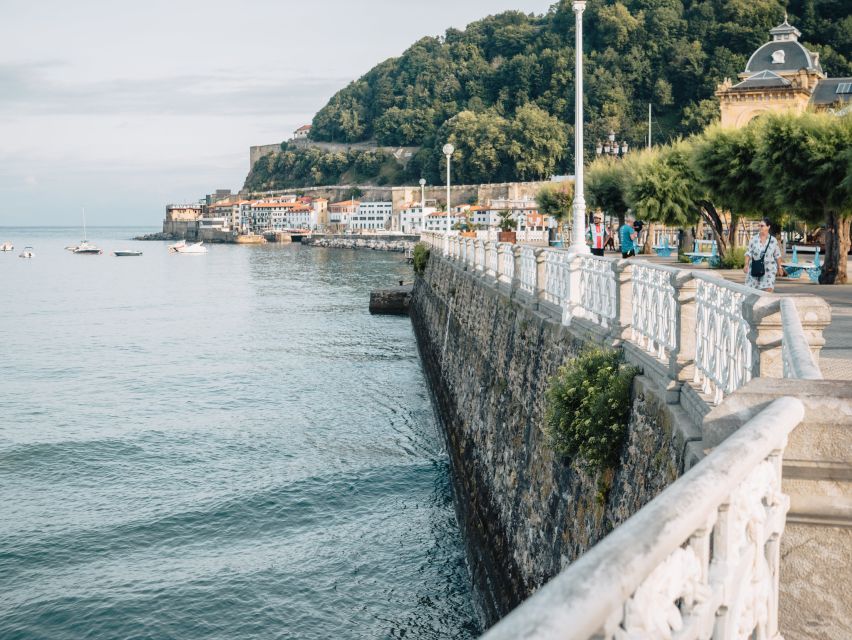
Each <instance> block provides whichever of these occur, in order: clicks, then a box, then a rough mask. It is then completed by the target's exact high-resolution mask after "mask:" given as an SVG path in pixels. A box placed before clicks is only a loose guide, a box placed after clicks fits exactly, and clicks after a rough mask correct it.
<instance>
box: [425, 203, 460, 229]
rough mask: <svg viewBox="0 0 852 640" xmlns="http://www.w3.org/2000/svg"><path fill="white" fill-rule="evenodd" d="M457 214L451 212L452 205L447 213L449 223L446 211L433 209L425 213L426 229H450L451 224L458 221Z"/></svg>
mask: <svg viewBox="0 0 852 640" xmlns="http://www.w3.org/2000/svg"><path fill="white" fill-rule="evenodd" d="M458 219H459V218H458V214H456V213H453V211H452V207H451V211H450V214H449V224H448V220H447V212H446V211H434V212H432V213H429V214H427V215H426V231H440V232H444V231H446V230H447V229H448V228H449V229H452V228H453V225H454V224H456V222H458Z"/></svg>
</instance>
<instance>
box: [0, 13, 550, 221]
mask: <svg viewBox="0 0 852 640" xmlns="http://www.w3.org/2000/svg"><path fill="white" fill-rule="evenodd" d="M551 4H552V0H489V1H485V0H463V1H459V0H429V1H428V2H414V1H412V0H361V1H358V0H301V1H294V0H278V1H277V2H276V1H265V0H242V1H241V2H236V1H229V2H221V1H219V0H206V1H201V0H169V1H166V0H146V1H145V2H139V1H138V0H134V1H133V2H130V1H128V0H112V1H110V2H107V1H102V0H75V1H74V2H69V1H68V0H0V16H2V19H0V226H17V225H33V226H36V225H38V226H54V225H56V226H74V225H77V224H80V222H81V210H82V208H83V207H85V211H86V219H87V222H88V224H90V225H139V226H150V227H152V228H156V227H158V226H160V224H161V221H162V219H163V217H164V213H165V205H166V204H167V203H180V202H193V201H197V200H198V199H199V198H201V197H203V196H204V195H205V194H207V193H212V192H213V191H215V190H216V189H233V190H234V191H236V190H238V189H239V188H240V187H241V186H242V184H243V181H244V180H245V176H246V174H247V173H248V169H249V166H248V165H249V159H248V158H249V147H250V146H251V145H257V144H272V143H276V142H281V141H282V140H285V139H287V138H289V137H290V136H291V134H292V131H293V130H294V129H296V128H297V127H299V126H301V125H303V124H309V123H310V122H311V119H312V118H313V115H314V114H315V113H316V112H317V111H318V110H319V109H320V108H321V107H322V106H323V105H324V104H325V103H326V102H327V101H328V99H329V98H330V97H331V96H332V95H333V94H334V93H335V92H336V91H337V90H339V89H341V88H343V87H344V86H345V85H346V84H348V83H349V82H350V81H352V80H355V79H356V78H358V77H360V76H361V75H363V74H364V73H366V72H367V71H369V70H370V69H371V68H372V67H373V66H374V65H376V64H377V63H379V62H381V61H382V60H385V59H387V58H389V57H394V56H398V55H400V54H401V53H402V52H403V51H404V50H405V49H406V48H407V47H408V46H410V45H411V44H412V43H414V42H416V41H417V40H418V39H420V38H421V37H423V36H427V35H432V36H434V35H440V34H443V32H444V31H445V30H446V29H447V28H448V27H457V28H463V27H464V26H465V25H466V24H468V23H470V22H472V21H474V20H477V19H479V18H482V17H484V16H486V15H489V14H494V13H499V12H501V11H504V10H508V9H516V10H520V11H524V12H526V13H544V12H546V11H547V9H548V8H549V6H550V5H551Z"/></svg>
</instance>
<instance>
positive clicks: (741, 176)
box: [690, 120, 773, 247]
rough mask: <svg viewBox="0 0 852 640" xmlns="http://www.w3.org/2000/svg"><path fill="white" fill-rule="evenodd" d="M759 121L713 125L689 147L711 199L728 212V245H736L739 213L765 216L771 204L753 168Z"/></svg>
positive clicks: (696, 169)
mask: <svg viewBox="0 0 852 640" xmlns="http://www.w3.org/2000/svg"><path fill="white" fill-rule="evenodd" d="M758 127H759V120H758V121H754V122H752V123H751V124H750V125H749V126H748V127H745V128H743V129H723V128H721V127H719V126H715V127H712V128H710V129H708V130H707V131H705V132H704V133H703V134H702V135H700V136H696V137H695V138H694V140H693V144H692V149H691V158H690V159H691V162H692V167H693V169H694V170H695V173H696V175H697V177H698V180H699V181H700V183H701V185H702V186H703V187H704V189H706V190H707V192H708V194H709V196H710V198H711V199H712V200H713V201H714V202H715V203H716V204H717V205H719V206H720V207H723V208H725V209H728V210H729V211H730V212H731V223H730V225H729V226H728V236H727V242H728V245H729V246H731V247H733V246H735V245H736V239H737V224H738V221H739V218H740V216H741V215H766V214H768V213H770V212H772V210H773V207H772V205H771V203H770V202H769V199H768V198H767V197H766V195H767V192H766V190H765V189H763V188H761V184H762V182H763V176H762V175H761V174H760V173H758V172H757V171H756V168H755V164H754V160H755V158H756V157H757V148H758V139H759V135H758Z"/></svg>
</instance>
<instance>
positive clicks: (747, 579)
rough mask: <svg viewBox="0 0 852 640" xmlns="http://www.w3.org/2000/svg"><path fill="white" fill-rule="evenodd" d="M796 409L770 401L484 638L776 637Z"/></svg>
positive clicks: (790, 401)
mask: <svg viewBox="0 0 852 640" xmlns="http://www.w3.org/2000/svg"><path fill="white" fill-rule="evenodd" d="M803 417H804V406H803V405H802V403H801V402H800V401H799V400H797V399H795V398H790V397H785V398H780V399H778V400H775V401H774V402H772V403H771V404H770V405H769V406H768V407H767V408H766V409H764V410H763V411H762V412H760V413H759V414H758V415H757V416H755V417H754V418H752V419H751V420H749V421H748V422H747V423H746V424H745V425H743V426H742V427H741V428H740V429H739V430H738V431H736V432H735V433H734V434H733V435H731V436H730V437H728V438H727V439H726V440H725V441H724V442H722V443H721V444H720V445H719V446H718V447H716V448H715V449H714V450H713V451H712V452H711V453H710V454H709V455H708V456H707V457H706V458H704V459H703V460H702V461H701V462H699V463H698V464H697V465H696V466H695V467H693V468H692V469H690V470H689V471H688V472H687V473H686V474H684V475H683V476H681V477H680V478H679V479H678V480H677V481H676V482H674V483H673V484H672V485H670V486H669V487H668V488H667V489H666V490H665V491H663V492H662V493H661V494H660V495H659V496H657V497H656V498H655V499H654V500H652V501H651V502H649V503H648V504H647V505H645V506H644V507H643V508H642V509H640V510H639V511H638V512H637V513H636V514H635V515H634V516H633V517H632V518H630V519H629V520H627V521H626V522H625V523H623V524H622V525H620V526H619V527H617V528H616V529H615V530H614V531H613V532H612V533H611V534H609V535H608V536H607V537H606V538H604V539H603V540H602V541H601V542H599V543H598V544H597V545H595V546H594V547H593V548H592V549H591V550H590V551H587V552H586V553H585V554H584V555H583V556H582V557H580V559H579V560H577V561H575V562H574V563H572V564H571V565H570V566H569V567H568V568H567V569H565V570H564V571H562V572H561V573H560V574H559V575H557V576H556V577H555V578H553V579H552V580H551V581H550V582H548V583H547V584H546V585H545V586H544V587H542V588H541V589H539V590H538V591H537V592H536V593H535V594H534V595H533V596H531V597H530V598H529V599H528V600H526V601H525V602H524V603H523V604H521V605H520V606H519V607H517V608H516V609H515V610H514V611H512V612H511V613H510V614H509V615H508V616H506V617H505V618H503V619H502V620H501V621H500V622H498V623H497V624H496V625H495V626H494V627H492V628H491V629H490V630H489V631H488V632H487V633H486V634H485V635H484V636H483V638H484V639H485V640H509V639H512V640H514V639H515V638H554V639H555V638H575V639H582V638H595V639H598V638H600V639H603V640H628V639H631V638H637V639H638V638H648V639H650V638H677V639H678V640H699V639H700V640H710V639H711V638H712V639H713V640H735V639H736V640H738V639H740V638H766V639H772V638H778V637H779V636H778V575H779V564H780V537H781V534H782V532H783V530H784V525H785V517H786V514H787V511H788V509H789V504H790V500H789V498H788V497H787V496H786V495H785V494H783V493H782V491H781V456H782V453H783V451H784V448H785V447H786V445H787V436H788V434H789V433H790V432H791V431H792V430H793V429H794V428H795V427H796V426H798V424H799V423H800V422H801V421H802V419H803ZM637 550H640V552H637Z"/></svg>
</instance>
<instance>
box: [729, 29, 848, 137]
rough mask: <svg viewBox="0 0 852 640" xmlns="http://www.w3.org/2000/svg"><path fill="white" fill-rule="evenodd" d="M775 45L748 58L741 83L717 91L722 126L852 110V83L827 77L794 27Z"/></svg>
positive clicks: (781, 32) (780, 32)
mask: <svg viewBox="0 0 852 640" xmlns="http://www.w3.org/2000/svg"><path fill="white" fill-rule="evenodd" d="M769 34H770V35H771V36H772V40H771V41H770V42H767V43H766V44H764V45H762V46H761V47H760V48H758V49H757V51H755V52H754V53H753V54H752V55H751V58H749V60H748V63H747V64H746V68H745V71H743V72H742V73H740V74H739V80H740V82H738V83H737V84H733V83H732V82H731V80H730V79H729V78H725V81H724V82H723V83H722V84H720V85H719V86H718V87H717V89H716V95H717V96H718V97H719V106H720V109H721V120H722V126H723V127H735V128H739V127H742V126H745V125H746V124H747V123H748V122H749V121H750V120H752V119H753V118H755V117H757V116H759V115H760V114H762V113H767V112H773V111H793V112H795V113H802V112H803V111H805V110H807V109H809V108H810V109H813V110H829V109H830V110H834V111H846V110H848V109H850V108H852V78H827V77H826V75H825V73H824V72H823V70H822V66H820V63H819V54H818V53H815V52H813V51H808V50H807V49H806V48H805V47H804V46H803V45H802V43H801V42H799V37H800V36H801V35H802V34H801V32H800V31H799V30H798V29H796V27H794V26H792V25H790V24H789V23H788V22H787V16H784V22H783V23H782V24H780V25H778V26H777V27H775V28H774V29H772V30H771V31H770V32H769Z"/></svg>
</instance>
